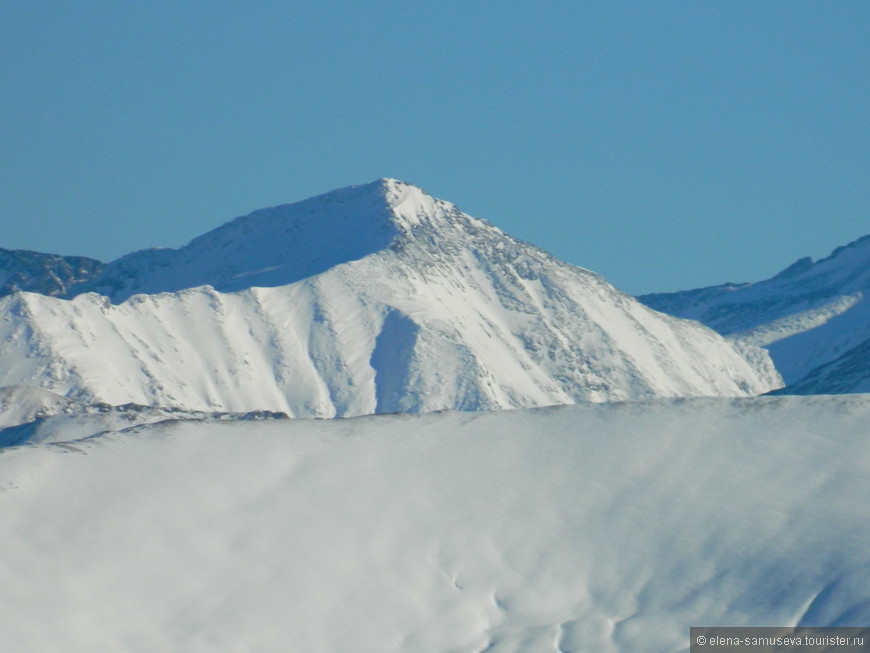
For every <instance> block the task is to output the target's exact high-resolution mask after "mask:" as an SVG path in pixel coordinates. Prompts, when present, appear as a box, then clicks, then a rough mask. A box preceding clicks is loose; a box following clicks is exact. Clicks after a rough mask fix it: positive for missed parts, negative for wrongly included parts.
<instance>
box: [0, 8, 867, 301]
mask: <svg viewBox="0 0 870 653" xmlns="http://www.w3.org/2000/svg"><path fill="white" fill-rule="evenodd" d="M0 71H2V77H0V94H2V95H0V225H2V229H0V247H5V248H10V249H34V250H40V251H50V252H56V253H62V254H80V255H88V256H93V257H96V258H100V259H102V260H111V259H113V258H116V257H118V256H120V255H122V254H125V253H127V252H129V251H132V250H135V249H141V248H145V247H153V246H168V247H177V246H180V245H182V244H184V243H185V242H187V241H188V240H190V239H191V238H193V237H195V236H197V235H199V234H200V233H203V232H205V231H207V230H208V229H210V228H213V227H216V226H218V225H219V224H221V223H223V222H226V221H227V220H229V219H231V218H233V217H235V216H237V215H242V214H246V213H248V212H250V211H252V210H254V209H257V208H261V207H264V206H271V205H275V204H279V203H285V202H291V201H297V200H301V199H304V198H306V197H309V196H311V195H314V194H318V193H321V192H326V191H328V190H331V189H333V188H338V187H342V186H347V185H350V184H357V183H366V182H369V181H372V180H374V179H376V178H378V177H384V176H388V177H398V178H400V179H403V180H405V181H409V182H411V183H415V184H417V185H419V186H422V187H423V188H425V189H426V190H428V191H429V192H430V193H432V194H433V195H435V196H437V197H441V198H443V199H447V200H450V201H452V202H454V203H456V204H457V205H458V206H459V208H460V209H462V210H464V211H465V212H467V213H470V214H472V215H475V216H477V217H481V218H485V219H488V220H490V221H491V222H493V223H495V224H496V225H497V226H499V227H501V228H502V229H504V230H505V231H508V232H509V233H512V234H513V235H515V236H518V237H520V238H523V239H525V240H528V241H531V242H533V243H535V244H537V245H540V246H542V247H544V248H545V249H547V250H549V251H550V252H552V253H553V254H555V255H557V256H559V257H560V258H562V259H564V260H566V261H569V262H571V263H575V264H577V265H581V266H583V267H587V268H590V269H592V270H595V271H596V272H599V273H601V274H602V275H604V276H605V277H606V278H607V279H608V280H610V281H611V282H612V283H614V284H615V285H617V286H618V287H620V288H622V289H624V290H626V291H628V292H633V293H641V292H651V291H658V290H677V289H683V288H690V287H697V286H701V285H708V284H713V283H719V282H723V281H742V280H757V279H761V278H764V277H767V276H770V275H772V274H774V273H775V272H777V271H778V270H779V269H781V268H783V267H785V266H786V265H787V264H789V263H791V262H792V261H793V260H794V259H796V258H798V257H800V256H804V255H810V256H813V257H820V256H824V255H826V254H827V253H829V252H830V250H831V249H833V248H834V247H836V246H837V245H841V244H845V243H847V242H848V241H850V240H853V239H855V238H857V237H859V236H862V235H864V234H867V233H870V203H868V192H870V2H866V1H865V0H861V1H852V2H849V1H838V2H813V1H807V2H784V1H783V2H775V1H768V0H765V1H763V2H761V1H759V2H741V1H734V2H731V1H729V2H701V1H698V0H692V1H687V2H649V1H645V2H578V1H577V0H572V1H566V2H561V1H560V2H540V3H530V2H514V1H513V0H500V1H499V2H488V1H482V0H478V1H475V2H469V1H467V0H465V1H462V2H457V1H452V0H439V1H438V2H429V1H420V2H408V3H397V2H389V3H387V2H367V1H366V0H358V1H355V2H350V1H345V2H334V1H329V0H320V1H319V2H317V3H314V2H288V1H286V0H283V1H280V2H245V3H243V2H201V3H183V2H175V1H173V2H164V1H160V0H149V2H122V3H119V2H114V1H112V2H108V1H89V0H81V1H76V2H69V1H67V0H63V1H60V2H54V1H43V0H31V1H29V2H11V3H5V5H4V7H3V9H2V10H0Z"/></svg>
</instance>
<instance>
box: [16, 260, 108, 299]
mask: <svg viewBox="0 0 870 653" xmlns="http://www.w3.org/2000/svg"><path fill="white" fill-rule="evenodd" d="M102 265H103V264H102V263H100V262H99V261H97V260H95V259H92V258H86V257H83V256H57V255H54V254H41V253H39V252H29V251H26V250H10V249H2V248H0V297H2V296H4V295H10V294H12V293H14V292H18V291H28V292H38V293H42V294H43V295H52V296H57V295H63V294H65V293H66V292H67V291H68V290H69V289H70V288H71V287H73V286H75V285H76V284H80V283H84V282H86V281H88V280H90V279H92V278H93V277H94V276H96V275H97V274H99V273H100V270H101V269H102Z"/></svg>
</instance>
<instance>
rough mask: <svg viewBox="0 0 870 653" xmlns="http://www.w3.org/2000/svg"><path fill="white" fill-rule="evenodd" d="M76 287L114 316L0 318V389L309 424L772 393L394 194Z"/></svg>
mask: <svg viewBox="0 0 870 653" xmlns="http://www.w3.org/2000/svg"><path fill="white" fill-rule="evenodd" d="M205 282H208V283H212V284H213V285H211V286H210V285H206V286H201V285H199V284H200V283H205ZM267 282H268V283H267ZM257 283H262V284H264V285H267V286H270V287H251V286H252V285H255V284H257ZM94 284H95V287H101V288H102V287H106V288H110V289H111V288H114V289H115V291H114V294H113V298H114V299H115V300H116V301H118V300H120V299H124V298H127V299H126V300H125V301H122V302H120V303H116V304H112V303H110V302H109V301H108V300H107V299H106V298H105V297H103V296H101V295H97V294H94V293H87V294H81V295H79V296H77V297H75V298H73V299H72V300H62V299H57V298H51V297H46V296H43V295H36V294H29V293H19V294H17V295H13V296H10V297H6V298H2V299H0V341H2V342H8V343H10V344H9V346H8V347H4V348H3V349H2V350H0V384H2V385H32V386H37V387H41V388H44V389H46V390H49V391H51V392H55V393H57V394H61V395H63V396H65V397H69V398H72V399H75V400H77V401H81V402H84V403H89V402H94V401H100V402H105V403H109V404H123V403H128V402H133V403H137V404H148V405H158V406H174V407H181V408H185V409H189V410H202V411H249V410H258V409H267V410H273V411H282V412H287V413H288V414H290V415H293V416H315V417H332V416H336V415H338V416H348V415H360V414H368V413H374V412H394V411H431V410H440V409H459V410H487V409H497V408H513V407H524V406H542V405H552V404H566V403H573V402H576V401H587V400H592V401H612V400H622V399H641V398H649V397H660V396H699V395H718V396H745V395H753V394H759V393H763V392H765V391H768V390H771V389H774V388H777V387H779V386H781V385H782V382H781V379H780V377H779V375H778V374H777V373H776V371H775V370H774V369H773V366H772V364H771V362H770V361H769V360H768V359H767V358H766V355H765V354H762V353H761V352H760V350H754V351H753V350H751V349H750V348H746V347H743V346H734V345H732V344H731V343H728V342H727V341H725V340H724V339H723V338H721V337H720V336H718V335H716V334H715V333H714V332H713V331H711V330H709V329H707V328H704V327H702V326H700V325H698V324H695V323H691V322H686V321H682V320H677V319H673V318H670V317H667V316H664V315H661V314H657V313H655V312H653V311H651V310H649V309H647V308H646V307H644V306H642V305H640V304H639V303H638V302H636V301H635V300H634V299H632V298H630V297H628V296H627V295H624V294H623V293H621V292H619V291H618V290H616V289H615V288H613V287H612V286H610V285H609V284H608V283H607V282H605V281H604V280H603V279H601V278H600V277H599V276H597V275H595V274H593V273H591V272H588V271H586V270H583V269H580V268H576V267H573V266H569V265H566V264H564V263H561V262H559V261H557V260H556V259H553V258H552V257H550V256H549V255H547V254H546V253H545V252H543V251H541V250H539V249H537V248H535V247H533V246H531V245H528V244H525V243H522V242H519V241H516V240H515V239H513V238H511V237H510V236H508V235H506V234H504V233H503V232H501V231H499V230H498V229H496V228H495V227H493V226H491V225H489V224H487V223H485V222H483V221H481V220H478V219H475V218H472V217H470V216H467V215H465V214H463V213H461V212H459V211H458V210H457V209H456V207H454V206H453V205H451V204H449V203H448V202H444V201H441V200H436V199H434V198H431V197H429V196H428V195H426V194H425V193H424V192H423V191H421V190H420V189H418V188H415V187H413V186H410V185H408V184H403V183H401V182H398V181H395V180H381V181H380V182H377V183H375V184H370V185H368V186H361V187H355V188H350V189H344V190H341V191H335V192H334V193H330V194H327V195H324V196H320V197H318V198H313V199H311V200H306V201H305V202H301V203H299V204H295V205H289V206H286V207H278V208H276V209H269V210H266V211H262V212H257V213H255V214H252V215H251V216H247V217H245V218H239V219H237V220H234V221H233V222H231V223H228V224H227V225H224V226H223V227H221V228H219V229H216V230H215V231H213V232H211V233H209V234H206V235H204V236H202V237H200V238H198V239H196V240H194V241H193V242H191V243H190V245H188V246H187V247H185V248H182V249H181V250H177V251H176V250H165V251H158V252H145V253H140V254H136V255H131V256H130V257H125V258H124V259H121V260H120V261H118V262H116V263H115V264H112V265H109V266H107V267H106V272H105V273H104V275H103V276H101V277H99V278H98V279H97V280H95V281H94ZM191 285H193V286H196V287H190V286H191ZM215 288H223V289H224V290H235V292H221V291H219V290H216V289H215ZM133 289H139V290H143V289H144V290H147V291H148V293H150V294H138V295H133V296H131V297H130V296H129V293H130V292H131V291H132V290H133ZM158 290H167V291H172V292H163V293H158V292H156V291H158Z"/></svg>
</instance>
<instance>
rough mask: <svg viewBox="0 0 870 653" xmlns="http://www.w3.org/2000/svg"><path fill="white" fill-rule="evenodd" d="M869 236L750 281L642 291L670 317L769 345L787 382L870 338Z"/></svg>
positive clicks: (758, 343)
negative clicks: (660, 291)
mask: <svg viewBox="0 0 870 653" xmlns="http://www.w3.org/2000/svg"><path fill="white" fill-rule="evenodd" d="M868 292H870V236H865V237H863V238H860V239H858V240H856V241H854V242H852V243H850V244H849V245H847V246H845V247H840V248H838V249H836V250H835V251H834V252H833V253H832V254H831V255H830V256H829V257H827V258H825V259H822V260H820V261H817V262H815V263H813V262H812V260H811V259H808V258H804V259H801V260H799V261H797V262H795V263H794V264H793V265H791V266H789V267H788V268H787V269H786V270H783V271H782V272H781V273H779V274H778V275H776V276H775V277H773V278H771V279H768V280H766V281H761V282H758V283H754V284H725V285H723V286H716V287H712V288H701V289H698V290H690V291H684V292H680V293H663V294H657V295H645V296H643V297H640V298H639V299H640V300H641V301H642V302H644V303H646V304H647V305H649V306H651V307H652V308H655V309H656V310H660V311H663V312H666V313H669V314H671V315H676V316H679V317H685V318H689V319H695V320H699V321H701V322H703V323H704V324H707V325H708V326H710V327H712V328H714V329H716V330H717V331H719V332H720V333H722V334H726V335H730V336H731V337H732V338H735V339H740V340H742V341H744V342H748V343H752V344H756V345H761V346H765V347H767V349H768V350H769V351H770V354H771V356H772V358H773V360H774V363H776V366H777V369H778V370H779V371H780V373H781V374H782V376H783V378H784V380H785V381H786V382H787V383H789V384H791V383H795V382H797V381H799V380H800V379H802V378H804V377H805V376H806V375H808V374H809V373H810V372H811V371H812V370H814V369H815V368H817V367H819V366H821V365H824V364H826V363H829V362H831V361H833V360H834V359H836V358H839V357H840V356H842V355H844V354H845V353H846V352H848V351H849V350H850V349H852V348H853V347H857V346H858V345H860V344H862V343H864V342H865V341H867V340H868V339H870V306H868V304H867V302H866V300H865V297H866V296H867V294H868Z"/></svg>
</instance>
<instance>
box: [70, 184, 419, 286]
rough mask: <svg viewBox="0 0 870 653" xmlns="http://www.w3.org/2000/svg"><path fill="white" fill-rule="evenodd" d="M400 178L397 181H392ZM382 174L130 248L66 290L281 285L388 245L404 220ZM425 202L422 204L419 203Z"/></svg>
mask: <svg viewBox="0 0 870 653" xmlns="http://www.w3.org/2000/svg"><path fill="white" fill-rule="evenodd" d="M395 185H396V186H398V184H395ZM384 186H385V180H384V181H378V182H374V183H371V184H367V185H364V186H351V187H348V188H343V189H339V190H335V191H332V192H330V193H326V194H325V195H320V196H317V197H312V198H310V199H308V200H304V201H302V202H297V203H295V204H285V205H282V206H277V207H273V208H269V209H262V210H260V211H255V212H254V213H251V214H250V215H246V216H243V217H240V218H236V219H235V220H233V221H231V222H228V223H227V224H225V225H223V226H221V227H218V228H217V229H214V230H212V231H210V232H208V233H207V234H204V235H202V236H200V237H198V238H195V239H194V240H192V241H191V242H190V243H189V244H188V245H186V246H184V247H182V248H180V249H177V250H176V249H150V250H143V251H139V252H134V253H132V254H128V255H127V256H124V257H122V258H120V259H118V260H117V261H114V262H112V263H109V264H108V265H106V266H105V267H104V269H103V270H102V272H101V274H99V275H97V276H96V277H94V278H93V279H90V280H89V281H88V282H87V283H84V284H79V285H77V286H74V287H73V288H72V289H71V290H70V291H69V293H68V295H70V296H72V295H78V294H81V293H83V292H97V293H99V294H101V295H106V296H108V297H110V298H111V299H112V301H114V302H120V301H123V300H125V299H127V298H129V297H130V296H131V295H134V294H137V293H151V294H153V293H160V292H175V291H178V290H184V289H186V288H195V287H197V286H204V285H209V286H212V287H213V288H215V289H216V290H219V291H221V292H231V291H235V290H243V289H246V288H252V287H258V286H262V287H274V286H283V285H287V284H290V283H293V282H295V281H299V280H301V279H304V278H306V277H311V276H314V275H316V274H319V273H321V272H325V271H326V270H328V269H329V268H331V267H333V266H335V265H338V264H340V263H345V262H347V261H353V260H356V259H359V258H362V257H364V256H366V255H367V254H372V253H374V252H377V251H379V250H382V249H384V248H385V247H387V246H388V245H389V244H390V243H391V242H392V241H393V240H394V239H395V238H396V236H397V235H398V228H399V225H397V224H396V218H395V215H394V214H393V212H392V211H391V208H392V207H391V206H390V205H389V204H388V203H387V202H385V201H384V194H383V193H384ZM421 208H425V207H421Z"/></svg>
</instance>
